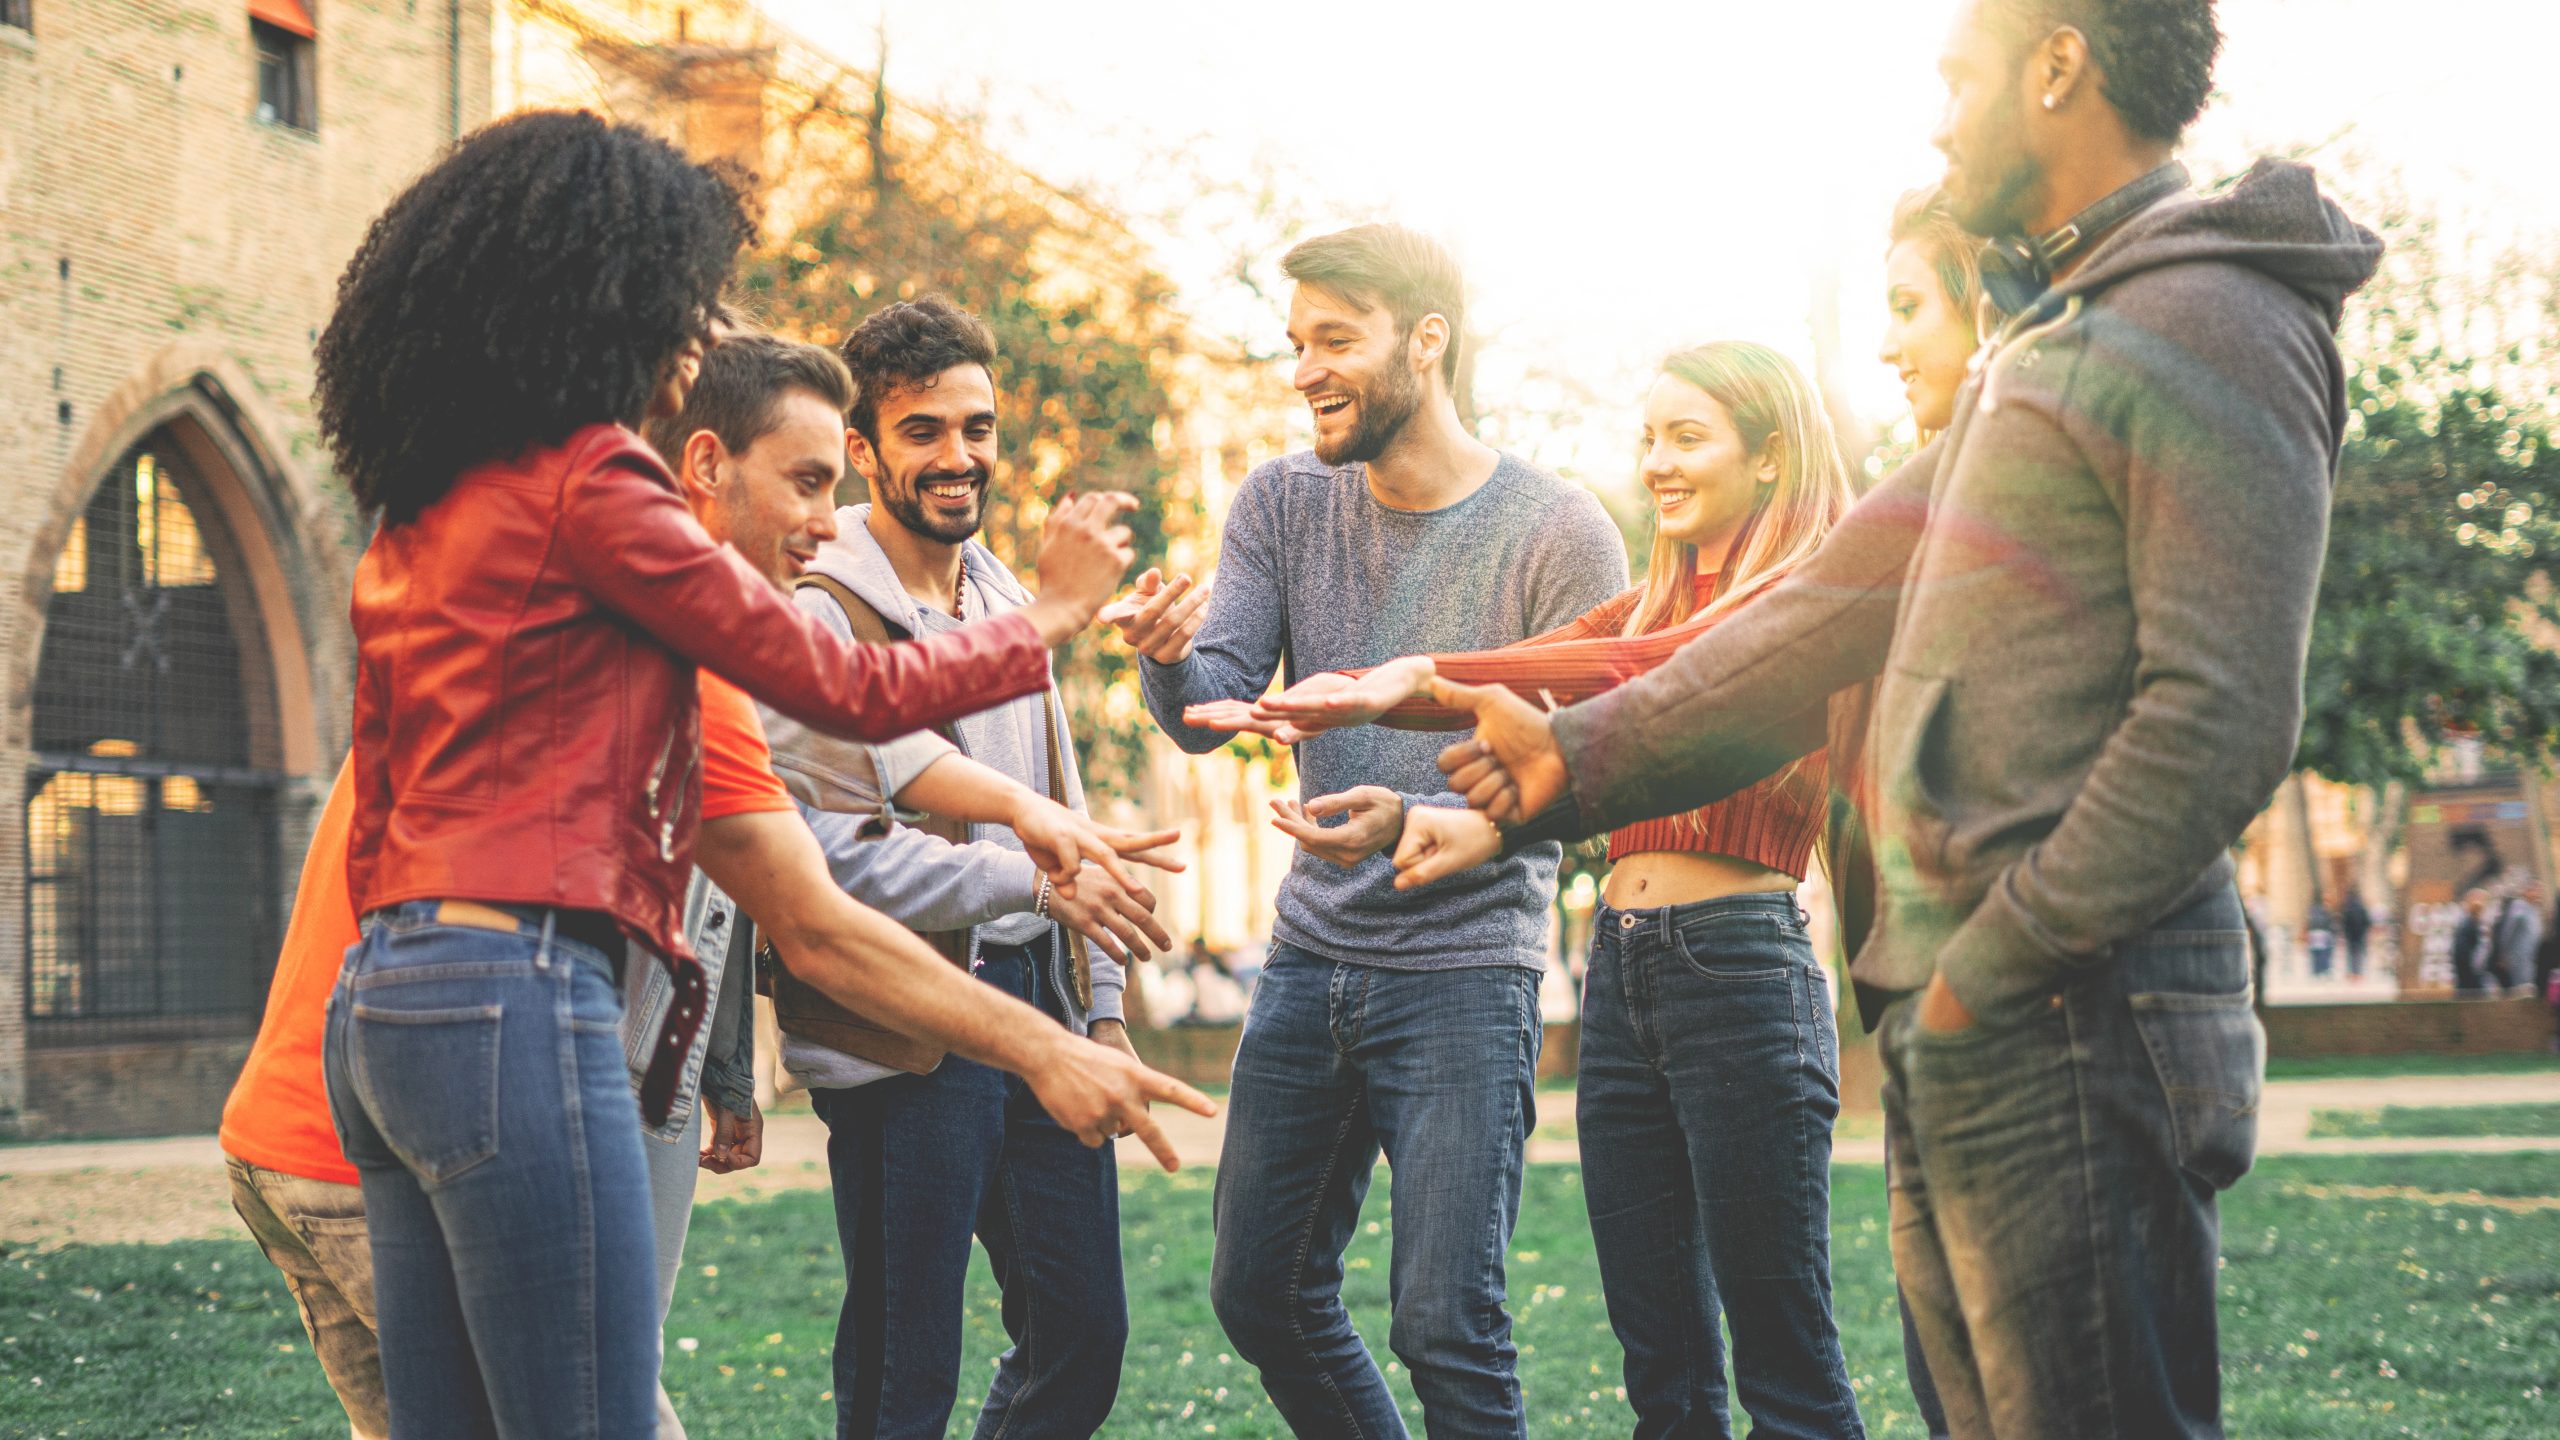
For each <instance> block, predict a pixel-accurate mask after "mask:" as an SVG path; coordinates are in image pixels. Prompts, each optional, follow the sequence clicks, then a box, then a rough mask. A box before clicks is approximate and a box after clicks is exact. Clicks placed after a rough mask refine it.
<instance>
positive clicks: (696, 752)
mask: <svg viewBox="0 0 2560 1440" xmlns="http://www.w3.org/2000/svg"><path fill="white" fill-rule="evenodd" d="M667 746H668V748H669V749H673V748H674V747H675V737H674V736H672V735H670V736H668V737H667ZM701 760H702V748H701V747H700V746H695V747H694V748H693V749H692V750H691V751H689V752H687V753H686V755H685V758H684V773H683V774H680V775H678V776H677V777H676V784H675V788H674V789H673V790H671V791H669V792H667V803H666V805H665V807H664V808H662V809H661V810H660V811H659V812H658V816H657V819H658V858H659V859H660V860H666V861H672V860H674V859H675V858H676V821H677V820H678V819H679V818H681V817H682V814H683V811H684V788H685V787H686V786H687V785H690V784H692V783H693V771H694V767H695V766H696V765H698V764H699V763H701ZM664 764H665V762H664V761H663V760H662V761H661V762H660V768H662V769H663V768H664ZM656 789H657V786H656V784H655V782H652V783H651V785H650V791H651V796H650V798H651V799H652V800H653V801H654V800H655V799H656Z"/></svg>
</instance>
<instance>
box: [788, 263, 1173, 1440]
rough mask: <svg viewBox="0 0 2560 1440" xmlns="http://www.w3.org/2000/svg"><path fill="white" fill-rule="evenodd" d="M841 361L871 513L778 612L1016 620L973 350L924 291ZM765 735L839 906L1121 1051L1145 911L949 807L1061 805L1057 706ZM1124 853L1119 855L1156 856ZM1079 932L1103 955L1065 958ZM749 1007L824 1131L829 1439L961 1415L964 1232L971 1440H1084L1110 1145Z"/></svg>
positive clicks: (1106, 1385) (884, 317)
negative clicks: (905, 730)
mask: <svg viewBox="0 0 2560 1440" xmlns="http://www.w3.org/2000/svg"><path fill="white" fill-rule="evenodd" d="M842 353H843V356H844V360H845V363H846V365H847V367H848V368H849V369H850V370H851V371H852V373H853V379H854V387H855V399H854V403H853V410H852V417H851V418H852V427H853V428H852V429H851V430H850V431H848V432H846V434H845V437H844V444H845V446H846V448H847V450H848V451H849V452H850V455H851V458H852V462H853V465H854V467H855V468H856V469H858V470H860V471H861V472H862V475H863V478H864V479H865V480H867V481H868V482H869V483H870V487H871V497H872V503H871V504H869V505H862V506H854V507H851V508H848V509H845V510H841V511H839V512H837V525H836V529H835V533H834V535H833V536H832V537H831V538H829V539H828V540H827V541H826V542H825V543H824V544H821V545H820V546H818V547H817V551H816V554H815V555H814V556H813V557H812V558H811V559H810V561H809V565H808V569H807V571H806V572H805V573H804V574H803V575H802V576H801V578H800V585H799V591H798V594H797V597H796V599H797V602H798V604H799V605H800V607H801V608H802V609H803V610H805V611H807V612H808V614H809V615H810V617H811V618H812V619H814V620H816V621H817V622H818V623H819V624H820V625H822V626H824V627H826V628H827V629H829V630H831V631H833V632H834V633H835V634H836V635H837V636H839V637H840V638H844V639H848V640H850V639H860V640H865V641H869V642H872V643H880V642H885V641H896V640H915V639H924V638H928V637H931V636H934V635H939V634H943V633H946V632H949V631H953V630H957V629H959V628H960V627H961V626H962V625H963V624H965V623H968V622H970V621H974V620H978V619H980V618H982V617H985V616H989V615H999V614H1003V613H1006V612H1009V611H1012V610H1017V609H1020V608H1021V607H1022V606H1024V605H1027V604H1029V603H1030V602H1031V597H1030V595H1029V594H1027V593H1026V592H1025V591H1024V590H1023V588H1022V585H1021V583H1020V582H1019V581H1018V580H1016V579H1015V578H1014V576H1013V574H1012V572H1010V571H1008V570H1007V569H1005V567H1004V565H1003V563H1002V562H1001V561H999V560H997V559H996V557H995V555H994V553H993V552H991V551H990V550H988V549H987V547H986V546H984V545H982V544H980V543H978V542H977V541H976V540H975V539H974V538H973V537H975V536H976V534H977V533H978V528H979V526H980V525H981V523H983V521H984V519H985V516H986V508H987V485H988V483H989V478H990V476H991V474H992V472H993V469H994V466H995V460H996V391H995V381H994V377H993V374H992V366H993V365H994V364H995V358H996V352H995V338H994V336H993V335H992V334H990V333H989V331H988V329H987V327H986V326H985V324H983V323H982V322H980V321H979V320H978V318H977V317H975V316H973V315H970V314H969V313H968V312H966V311H964V310H962V309H961V308H960V307H958V306H957V305H954V304H952V303H951V302H950V301H949V300H947V299H944V298H943V297H941V296H939V295H927V296H925V297H923V298H922V299H919V300H916V301H913V302H911V303H906V304H898V305H892V306H890V307H889V308H887V309H886V310H883V311H881V312H879V313H878V314H876V315H873V316H871V317H870V318H869V319H867V320H865V321H863V322H862V324H861V325H860V326H858V327H857V328H856V329H855V330H854V332H853V333H852V334H851V335H850V336H847V337H846V339H845V341H844V344H843V347H842ZM765 723H766V725H767V726H768V727H769V731H770V733H771V736H772V740H773V751H774V768H775V769H776V770H777V771H778V772H779V773H780V774H781V776H782V778H783V780H784V782H785V784H786V785H788V786H789V788H790V789H791V791H792V793H793V796H794V798H796V799H798V800H799V801H801V802H802V805H803V807H804V813H806V814H807V815H808V817H809V820H810V824H811V826H812V828H814V829H815V830H816V831H817V833H818V838H819V842H820V843H821V845H823V846H824V848H825V850H826V852H827V860H828V864H829V866H830V867H831V868H832V869H833V870H834V872H835V878H836V881H837V883H838V884H840V885H842V886H843V887H844V889H845V890H846V892H847V893H849V894H851V895H852V896H854V897H855V898H856V899H858V900H861V901H862V902H863V903H865V904H866V905H869V906H871V907H873V908H875V909H878V910H880V911H883V912H885V913H886V914H888V915H889V916H890V917H891V918H893V919H895V920H898V921H900V922H902V923H904V924H907V925H910V926H913V927H914V928H915V929H917V930H919V931H922V932H925V934H926V936H927V938H928V939H930V940H932V941H933V942H934V943H935V946H936V948H938V949H940V950H941V951H942V953H943V954H944V955H945V957H947V958H948V959H949V960H951V961H952V962H953V963H954V964H957V965H961V966H964V967H966V968H968V969H970V970H972V971H974V972H975V973H976V974H977V976H978V978H979V979H980V980H981V981H983V982H985V983H986V984H988V985H990V986H993V987H995V988H996V989H998V990H1001V991H1003V992H1005V993H1006V994H1009V995H1012V996H1015V997H1017V998H1019V999H1021V1000H1023V1001H1025V1002H1027V1003H1029V1004H1031V1005H1034V1006H1036V1007H1038V1008H1039V1009H1040V1010H1042V1011H1043V1012H1045V1013H1047V1014H1048V1015H1050V1016H1051V1017H1053V1018H1055V1019H1056V1020H1058V1021H1059V1022H1060V1023H1061V1024H1063V1025H1065V1026H1066V1027H1067V1028H1068V1029H1070V1030H1074V1031H1077V1032H1078V1033H1081V1034H1084V1035H1086V1036H1088V1037H1090V1040H1091V1041H1092V1043H1094V1044H1096V1045H1100V1046H1106V1047H1109V1048H1111V1049H1114V1050H1117V1051H1120V1052H1122V1053H1124V1054H1129V1055H1134V1054H1135V1052H1134V1051H1132V1050H1131V1048H1130V1045H1129V1036H1128V1029H1127V1026H1126V1025H1125V1024H1124V1023H1123V1020H1122V1010H1121V1003H1122V1001H1121V994H1122V988H1123V984H1124V973H1123V971H1122V968H1121V965H1120V964H1119V963H1118V960H1117V959H1116V958H1114V957H1125V956H1129V955H1134V956H1135V957H1136V958H1138V959H1141V960H1143V959H1146V958H1147V957H1148V954H1149V947H1150V946H1153V947H1154V948H1156V949H1163V948H1165V947H1167V946H1169V945H1170V944H1171V937H1170V936H1168V935H1167V934H1166V933H1165V931H1164V929H1163V927H1162V926H1160V925H1158V924H1157V923H1156V920H1155V904H1156V901H1155V896H1154V894H1153V893H1152V892H1150V891H1149V890H1148V889H1147V888H1146V887H1145V886H1144V885H1142V884H1140V883H1138V882H1137V880H1136V879H1135V878H1134V877H1132V876H1131V875H1130V874H1129V873H1128V872H1127V871H1126V870H1125V869H1123V868H1121V867H1120V866H1119V864H1118V862H1117V860H1116V858H1113V857H1108V856H1105V857H1101V858H1100V860H1099V863H1096V864H1088V865H1086V866H1085V867H1084V868H1083V870H1082V871H1081V872H1080V873H1079V874H1077V875H1076V876H1075V879H1074V884H1073V885H1072V887H1060V886H1053V885H1052V884H1051V883H1050V881H1049V879H1048V878H1047V877H1046V876H1045V875H1044V874H1043V873H1042V871H1041V869H1040V867H1039V866H1038V865H1036V864H1034V863H1033V861H1032V859H1031V857H1030V856H1029V855H1027V854H1025V853H1024V850H1023V846H1022V843H1021V841H1020V840H1019V839H1018V838H1017V837H1016V835H1015V834H1014V832H1013V831H1012V830H1011V829H1008V828H1005V825H1006V822H1007V820H1008V819H1009V817H1008V816H1007V815H1005V814H1004V813H1001V812H998V813H992V814H991V813H987V811H986V810H985V808H984V807H972V806H971V805H969V804H968V803H967V802H968V801H969V799H970V794H969V792H970V790H971V789H972V788H973V787H974V788H978V789H984V788H985V787H986V786H987V785H988V784H989V783H990V782H992V783H993V784H995V785H1000V786H1001V787H1003V788H1004V789H1005V790H1007V791H1009V792H1010V793H1012V794H1014V795H1016V796H1018V797H1019V798H1020V800H1021V801H1022V802H1023V803H1024V804H1025V805H1028V806H1032V807H1035V808H1036V807H1047V808H1049V809H1053V810H1054V809H1055V808H1056V806H1057V805H1060V804H1063V805H1065V806H1068V807H1070V808H1072V809H1074V810H1077V811H1082V810H1083V808H1084V794H1083V787H1082V784H1081V782H1080V779H1079V777H1078V775H1077V773H1076V768H1075V760H1074V757H1075V747H1074V743H1073V736H1071V735H1070V734H1069V733H1068V731H1067V722H1066V715H1065V711H1064V707H1063V706H1061V705H1060V703H1059V701H1058V696H1057V691H1056V689H1055V687H1054V685H1053V686H1052V687H1051V688H1050V689H1049V690H1047V691H1044V692H1041V693H1039V694H1035V695H1032V696H1028V697H1025V698H1024V699H1021V700H1017V701H1014V702H1011V703H1009V704H1005V705H1001V706H997V707H996V708H994V709H991V710H987V711H983V712H981V713H979V714H976V715H972V716H969V717H966V718H964V719H962V720H960V721H958V722H956V723H955V724H953V725H951V726H948V727H944V728H943V729H942V730H939V731H935V730H926V731H921V732H918V733H916V734H914V735H910V736H907V737H904V738H902V739H899V740H893V741H890V742H888V743H886V744H879V745H865V744H859V743H853V742H847V741H843V740H839V739H837V738H835V737H832V736H828V735H824V734H821V733H819V732H817V731H815V730H812V729H810V728H809V727H807V726H803V725H799V724H796V723H794V722H792V721H791V720H789V719H788V718H786V717H784V716H781V715H779V714H775V713H770V712H769V713H768V714H767V715H766V716H765ZM1043 797H1045V798H1043ZM916 812H926V813H916ZM969 821H978V822H993V823H978V824H975V825H972V824H969V823H966V822H969ZM908 822H912V823H908ZM1107 833H1111V834H1114V835H1117V834H1118V833H1119V832H1107ZM1129 838H1130V840H1131V848H1132V849H1135V848H1138V846H1139V845H1140V844H1152V845H1159V846H1160V845H1163V844H1165V843H1169V842H1171V841H1172V840H1173V839H1175V838H1176V834H1175V833H1173V832H1166V833H1161V834H1157V835H1154V836H1152V837H1129ZM1133 858H1136V859H1140V860H1143V861H1146V862H1148V863H1162V857H1160V856H1150V855H1137V856H1134V857H1133ZM1062 927H1063V928H1062ZM1087 937H1091V938H1092V941H1093V944H1094V945H1095V946H1096V947H1098V948H1099V949H1101V950H1102V951H1103V952H1104V953H1101V954H1092V953H1090V952H1089V950H1088V948H1087V943H1086V941H1087ZM774 1006H775V1011H776V1018H777V1019H778V1020H779V1021H780V1022H781V1029H782V1041H783V1047H782V1060H783V1064H784V1066H785V1067H786V1068H788V1069H789V1070H790V1071H791V1073H792V1074H793V1075H795V1076H798V1077H800V1078H801V1079H802V1080H803V1081H805V1082H806V1083H807V1084H808V1086H809V1092H810V1099H811V1102H812V1104H813V1105H814V1107H815V1108H816V1110H817V1112H818V1118H819V1119H820V1120H822V1121H824V1122H825V1123H826V1126H827V1137H828V1138H827V1168H828V1172H829V1175H830V1178H831V1180H832V1182H833V1184H834V1190H835V1209H836V1230H837V1236H838V1239H839V1241H840V1243H841V1245H842V1247H843V1258H844V1266H845V1300H844V1307H843V1310H842V1312H841V1314H840V1316H839V1318H838V1321H837V1327H836V1345H835V1362H834V1363H835V1408H836V1431H837V1433H838V1434H839V1435H841V1436H846V1437H857V1436H858V1437H862V1440H874V1437H878V1440H924V1437H939V1436H941V1435H942V1434H943V1432H944V1428H945V1426H946V1425H947V1424H948V1423H949V1421H950V1418H951V1410H952V1406H953V1405H954V1403H956V1401H957V1399H958V1396H959V1385H960V1355H961V1338H962V1315H963V1309H964V1305H965V1302H966V1289H967V1281H968V1275H969V1251H970V1243H969V1242H970V1237H971V1235H972V1234H973V1233H974V1234H975V1235H976V1237H977V1239H978V1242H979V1243H980V1244H981V1245H982V1246H984V1247H985V1250H986V1252H987V1260H988V1264H989V1266H990V1268H991V1269H992V1270H993V1271H994V1272H995V1277H996V1283H997V1285H998V1286H999V1287H1000V1288H1001V1289H1002V1291H1003V1292H1004V1325H1005V1331H1006V1334H1007V1336H1008V1337H1009V1338H1010V1339H1011V1340H1012V1342H1013V1343H1012V1346H1011V1348H1010V1349H1008V1350H1007V1351H1006V1352H1005V1353H1004V1355H1003V1357H1002V1359H1001V1360H1000V1361H999V1362H998V1363H997V1366H996V1372H995V1376H994V1379H993V1382H992V1384H991V1385H990V1387H989V1390H988V1392H987V1397H986V1401H985V1404H984V1405H983V1406H982V1407H981V1408H980V1410H979V1411H978V1417H977V1425H976V1433H978V1434H980V1435H990V1436H992V1435H998V1434H1001V1435H1005V1436H1009V1437H1020V1440H1047V1437H1077V1440H1081V1437H1085V1436H1090V1435H1092V1434H1093V1433H1094V1432H1095V1431H1097V1430H1099V1429H1100V1428H1101V1427H1102V1424H1103V1421H1104V1420H1105V1419H1106V1418H1107V1417H1108V1416H1109V1415H1110V1413H1111V1407H1112V1402H1113V1401H1114V1399H1115V1398H1116V1397H1117V1395H1118V1393H1119V1383H1120V1355H1121V1349H1122V1347H1123V1345H1124V1344H1125V1343H1126V1341H1127V1339H1128V1307H1127V1303H1126V1301H1125V1299H1124V1297H1123V1293H1122V1286H1121V1276H1120V1190H1119V1172H1118V1170H1117V1168H1116V1166H1115V1164H1114V1161H1113V1156H1112V1150H1111V1146H1110V1144H1109V1143H1108V1142H1107V1141H1106V1142H1105V1143H1104V1144H1103V1145H1102V1146H1101V1147H1100V1148H1098V1149H1095V1148H1088V1147H1087V1146H1085V1145H1084V1144H1082V1143H1080V1141H1079V1139H1078V1137H1077V1136H1076V1135H1075V1134H1073V1133H1071V1132H1069V1131H1066V1130H1063V1129H1060V1128H1059V1127H1058V1125H1057V1123H1056V1122H1054V1121H1053V1120H1051V1119H1050V1118H1049V1116H1048V1114H1047V1113H1046V1112H1045V1111H1044V1110H1042V1109H1041V1107H1040V1104H1039V1101H1038V1100H1037V1099H1036V1098H1035V1097H1034V1096H1033V1095H1032V1094H1031V1092H1030V1091H1028V1090H1027V1089H1025V1088H1024V1087H1023V1086H1022V1085H1020V1084H1019V1083H1017V1082H1015V1081H1014V1080H1013V1079H1012V1078H1011V1077H1009V1076H1007V1075H1005V1074H1004V1073H1003V1072H1001V1071H998V1070H994V1069H990V1068H988V1067H986V1066H983V1065H979V1064H976V1063H973V1062H971V1061H969V1060H966V1059H963V1058H961V1057H959V1056H956V1055H954V1056H945V1055H944V1054H943V1053H942V1050H941V1048H940V1047H939V1046H936V1045H932V1044H927V1043H920V1042H919V1041H917V1040H915V1039H913V1038H911V1037H909V1036H907V1035H903V1034H899V1033H896V1032H895V1031H892V1030H889V1029H886V1028H884V1027H882V1026H879V1025H877V1024H875V1023H873V1022H871V1021H870V1020H868V1019H867V1018H865V1017H863V1016H861V1015H859V1014H856V1013H854V1012H851V1011H848V1010H846V1009H844V1008H842V1007H841V1006H839V1005H836V1004H834V1003H832V1002H830V1001H828V1000H827V999H825V998H824V997H820V996H818V995H816V994H815V993H814V992H812V991H810V990H808V989H807V987H802V986H794V985H790V984H788V983H787V980H786V981H785V982H782V983H778V984H777V986H776V990H775V994H774Z"/></svg>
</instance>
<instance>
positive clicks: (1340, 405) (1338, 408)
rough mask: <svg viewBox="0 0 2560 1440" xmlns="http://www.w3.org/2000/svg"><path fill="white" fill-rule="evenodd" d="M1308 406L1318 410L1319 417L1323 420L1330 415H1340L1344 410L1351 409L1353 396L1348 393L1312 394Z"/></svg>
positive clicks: (1317, 415) (1317, 416)
mask: <svg viewBox="0 0 2560 1440" xmlns="http://www.w3.org/2000/svg"><path fill="white" fill-rule="evenodd" d="M1307 406H1308V408H1310V409H1312V410H1314V411H1315V412H1316V418H1317V419H1319V420H1322V419H1325V418H1326V417H1328V416H1333V415H1339V414H1341V413H1342V412H1343V411H1345V410H1348V409H1350V408H1351V397H1350V396H1348V395H1315V396H1310V397H1308V400H1307Z"/></svg>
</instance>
